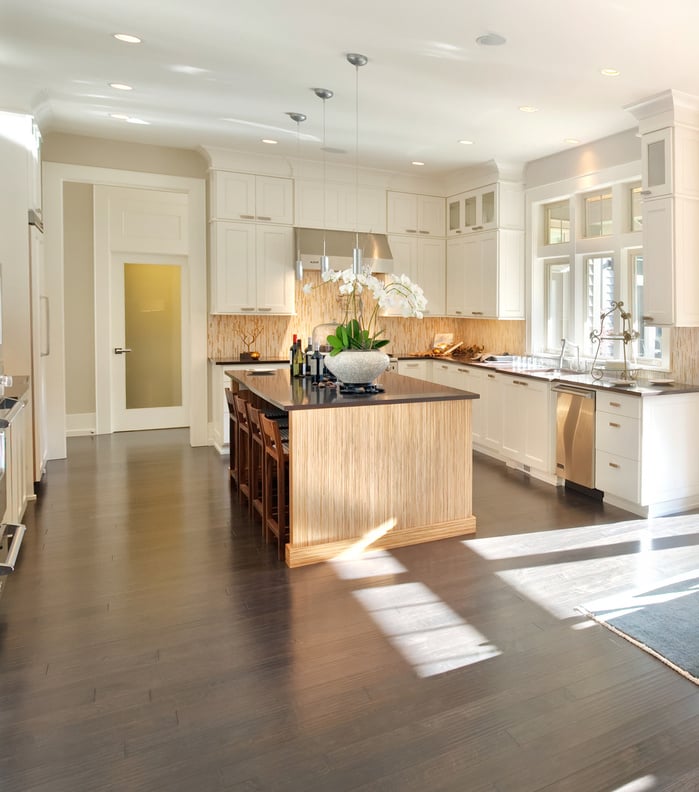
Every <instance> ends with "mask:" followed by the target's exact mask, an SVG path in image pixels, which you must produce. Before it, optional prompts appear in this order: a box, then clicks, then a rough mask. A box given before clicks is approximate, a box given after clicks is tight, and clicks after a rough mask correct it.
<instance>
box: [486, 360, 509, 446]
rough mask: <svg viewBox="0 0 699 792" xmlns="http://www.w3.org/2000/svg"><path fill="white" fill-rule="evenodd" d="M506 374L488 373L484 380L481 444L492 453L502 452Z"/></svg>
mask: <svg viewBox="0 0 699 792" xmlns="http://www.w3.org/2000/svg"><path fill="white" fill-rule="evenodd" d="M505 378H506V375H505V374H498V373H496V372H494V371H486V373H485V378H484V380H483V392H482V395H481V398H482V399H483V411H482V413H483V414H482V420H483V427H482V428H483V434H482V437H481V443H482V445H483V446H484V447H485V448H488V449H490V450H491V451H497V452H498V453H500V452H501V451H502V431H503V413H502V410H503V381H504V380H505Z"/></svg>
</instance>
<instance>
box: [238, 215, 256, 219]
mask: <svg viewBox="0 0 699 792" xmlns="http://www.w3.org/2000/svg"><path fill="white" fill-rule="evenodd" d="M239 217H240V219H241V220H254V219H255V215H239Z"/></svg>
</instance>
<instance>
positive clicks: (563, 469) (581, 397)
mask: <svg viewBox="0 0 699 792" xmlns="http://www.w3.org/2000/svg"><path fill="white" fill-rule="evenodd" d="M552 390H553V391H554V392H555V393H556V395H557V399H556V474H557V475H558V476H560V477H561V478H564V479H565V480H566V483H569V482H570V483H573V484H577V485H579V486H581V487H585V488H587V489H590V490H592V489H594V487H595V391H594V390H593V389H590V388H580V387H576V386H574V385H565V384H563V383H560V384H557V385H554V386H553V388H552Z"/></svg>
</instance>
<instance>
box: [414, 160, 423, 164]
mask: <svg viewBox="0 0 699 792" xmlns="http://www.w3.org/2000/svg"><path fill="white" fill-rule="evenodd" d="M412 164H413V165H424V164H425V163H424V162H418V161H417V160H415V161H414V162H413V163H412Z"/></svg>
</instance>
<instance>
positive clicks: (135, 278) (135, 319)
mask: <svg viewBox="0 0 699 792" xmlns="http://www.w3.org/2000/svg"><path fill="white" fill-rule="evenodd" d="M181 269H182V268H181V267H179V266H177V265H169V264H130V263H125V264H124V320H125V341H126V347H127V349H129V350H130V351H129V352H128V353H127V354H126V409H127V410H135V409H141V408H144V407H145V408H152V407H179V406H180V405H181V404H182V311H181V302H182V294H181V291H182V286H181V277H180V274H181Z"/></svg>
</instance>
